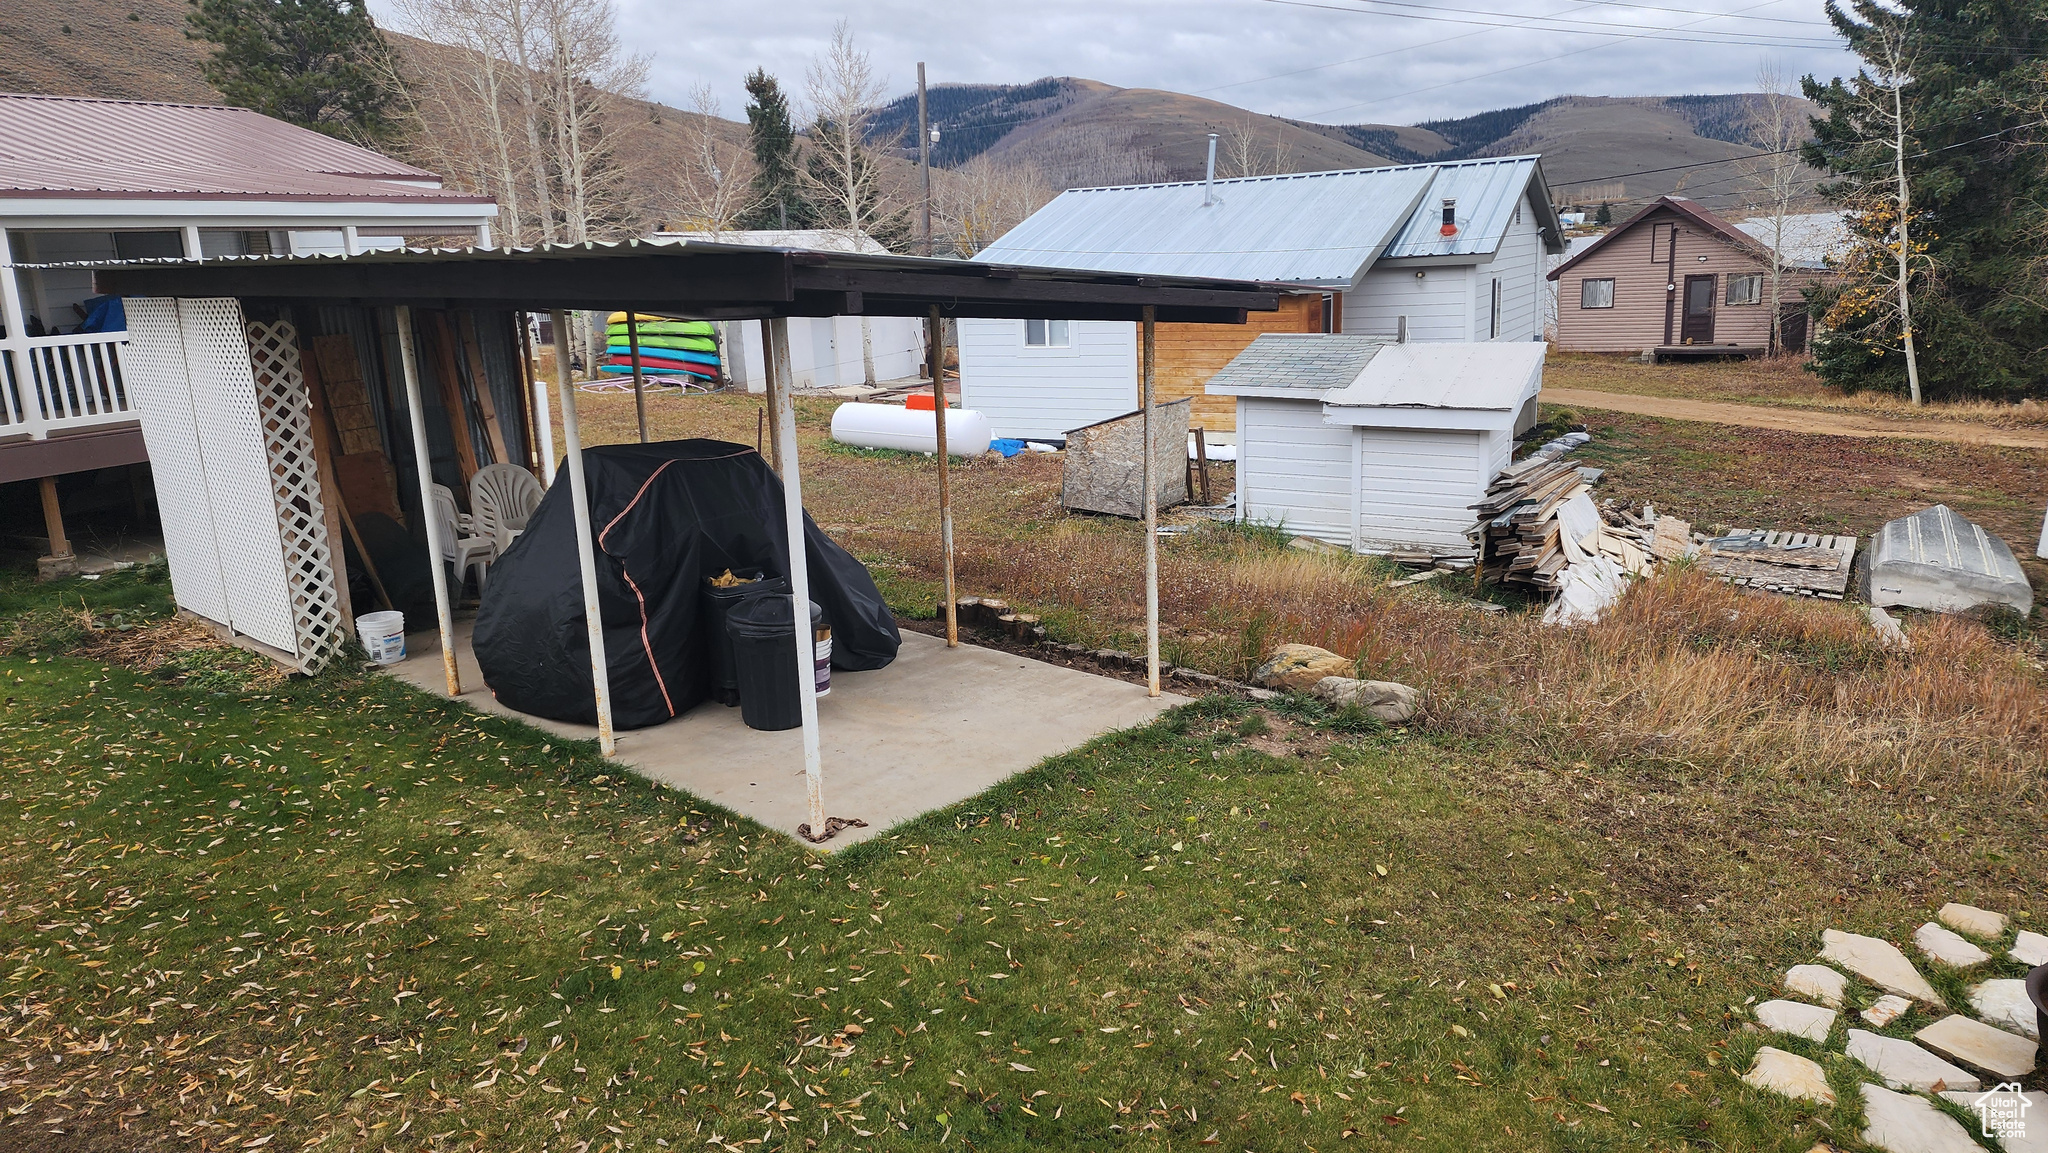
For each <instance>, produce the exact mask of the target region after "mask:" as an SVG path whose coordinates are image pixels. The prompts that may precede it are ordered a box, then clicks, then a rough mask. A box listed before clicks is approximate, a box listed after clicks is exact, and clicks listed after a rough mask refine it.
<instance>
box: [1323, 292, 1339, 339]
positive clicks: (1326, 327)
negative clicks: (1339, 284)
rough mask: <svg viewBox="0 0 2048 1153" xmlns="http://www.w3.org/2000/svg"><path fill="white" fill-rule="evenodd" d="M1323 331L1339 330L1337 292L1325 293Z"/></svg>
mask: <svg viewBox="0 0 2048 1153" xmlns="http://www.w3.org/2000/svg"><path fill="white" fill-rule="evenodd" d="M1323 331H1324V332H1335V331H1337V294H1336V293H1334V292H1325V293H1323Z"/></svg>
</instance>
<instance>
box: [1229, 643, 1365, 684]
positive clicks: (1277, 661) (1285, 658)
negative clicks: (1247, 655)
mask: <svg viewBox="0 0 2048 1153" xmlns="http://www.w3.org/2000/svg"><path fill="white" fill-rule="evenodd" d="M1354 671H1356V667H1355V665H1354V664H1353V662H1351V661H1349V660H1346V659H1345V658H1343V657H1340V656H1338V655H1337V654H1336V653H1333V652H1331V651H1330V650H1328V649H1319V648H1317V647H1316V646H1314V645H1281V646H1280V647H1279V648H1277V649H1274V650H1273V652H1272V654H1271V655H1270V656H1268V657H1267V658H1266V663H1265V664H1262V665H1260V666H1259V669H1258V671H1257V672H1255V673H1253V674H1252V683H1253V684H1255V685H1257V686H1259V687H1260V688H1262V689H1293V690H1294V691H1295V692H1298V693H1305V692H1308V691H1309V690H1310V689H1313V688H1315V687H1316V682H1317V681H1320V680H1322V679H1323V678H1324V677H1348V676H1350V675H1351V674H1352V673H1353V672H1354Z"/></svg>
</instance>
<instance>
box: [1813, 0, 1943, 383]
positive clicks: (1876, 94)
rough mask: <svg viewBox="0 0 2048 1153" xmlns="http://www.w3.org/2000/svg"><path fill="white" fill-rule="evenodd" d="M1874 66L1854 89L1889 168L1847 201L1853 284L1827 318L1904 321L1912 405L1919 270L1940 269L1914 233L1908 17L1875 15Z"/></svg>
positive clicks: (1846, 265)
mask: <svg viewBox="0 0 2048 1153" xmlns="http://www.w3.org/2000/svg"><path fill="white" fill-rule="evenodd" d="M1869 36H1870V41H1869V46H1868V48H1867V49H1865V50H1863V55H1864V58H1865V59H1866V60H1867V61H1868V63H1867V65H1866V66H1865V67H1864V68H1863V69H1862V70H1860V71H1859V72H1858V74H1857V84H1856V86H1855V88H1854V90H1853V91H1854V92H1855V98H1856V101H1857V103H1858V104H1859V105H1860V111H1861V114H1862V115H1863V116H1865V117H1867V118H1868V119H1869V122H1870V123H1872V124H1875V125H1877V126H1879V127H1880V128H1881V129H1882V130H1883V139H1882V140H1881V141H1880V143H1881V146H1882V148H1883V155H1884V156H1885V158H1886V162H1885V166H1884V169H1880V170H1874V171H1872V172H1870V173H1869V174H1868V175H1866V176H1864V177H1863V178H1861V179H1859V180H1858V181H1857V186H1856V188H1855V189H1854V190H1852V191H1851V192H1850V194H1849V195H1848V197H1847V199H1848V200H1849V203H1850V217H1851V221H1852V223H1853V225H1854V227H1853V228H1852V229H1851V232H1852V234H1853V235H1854V237H1855V242H1854V244H1853V245H1852V247H1851V249H1850V251H1849V253H1848V254H1847V256H1846V258H1845V259H1844V261H1843V262H1842V271H1843V272H1844V273H1845V274H1846V279H1847V284H1846V286H1845V287H1844V289H1843V291H1842V293H1841V295H1840V296H1839V297H1837V298H1836V300H1835V303H1834V306H1833V307H1832V308H1830V309H1829V310H1828V315H1827V317H1826V318H1824V321H1823V322H1824V323H1827V324H1830V325H1837V324H1841V323H1845V322H1851V321H1853V320H1854V319H1855V318H1857V317H1859V316H1863V317H1871V316H1874V317H1877V318H1878V319H1879V320H1880V321H1888V322H1891V323H1896V324H1897V325H1898V330H1899V340H1900V345H1901V347H1902V349H1903V351H1904V353H1905V357H1906V389H1907V392H1908V394H1909V395H1910V396H1911V398H1912V403H1913V404H1914V405H1915V406H1918V405H1920V404H1921V403H1922V397H1921V393H1920V360H1919V354H1918V350H1917V348H1916V346H1915V342H1914V336H1915V334H1914V332H1913V294H1912V286H1913V279H1914V277H1915V276H1921V275H1932V274H1933V273H1934V272H1935V271H1936V270H1935V268H1934V262H1933V260H1932V258H1930V257H1929V256H1928V254H1927V244H1926V242H1925V241H1924V240H1920V241H1916V240H1914V239H1913V191H1912V183H1911V181H1910V180H1908V179H1907V174H1906V160H1907V157H1908V155H1909V153H1908V151H1907V149H1908V146H1909V143H1910V142H1909V140H1908V125H1907V123H1906V103H1905V87H1906V85H1907V84H1908V83H1910V82H1911V80H1912V72H1913V57H1912V43H1911V40H1910V38H1909V33H1908V30H1907V28H1906V25H1905V19H1904V18H1903V17H1898V16H1892V18H1890V19H1880V20H1873V21H1872V22H1871V23H1870V25H1869Z"/></svg>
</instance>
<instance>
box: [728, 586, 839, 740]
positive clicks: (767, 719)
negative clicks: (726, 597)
mask: <svg viewBox="0 0 2048 1153" xmlns="http://www.w3.org/2000/svg"><path fill="white" fill-rule="evenodd" d="M795 600H796V598H795V597H794V596H792V595H791V594H789V593H764V594H762V595H760V596H752V597H747V598H745V599H744V600H741V601H740V602H738V603H737V604H734V605H732V606H731V607H730V608H728V609H727V610H726V615H725V628H726V632H727V634H728V635H729V636H730V637H731V638H732V655H733V671H734V674H735V676H734V679H735V681H736V682H737V683H738V685H739V693H740V719H741V720H743V721H745V722H746V723H747V727H748V728H750V729H760V730H762V731H764V732H775V731H778V730H781V729H793V728H796V727H797V726H798V725H801V724H803V701H802V698H801V691H800V690H799V689H798V687H797V679H796V677H797V660H796V641H795V638H794V637H792V636H791V635H790V633H791V628H792V626H793V625H794V624H795V620H794V618H793V616H792V613H793V607H792V606H793V605H794V603H795ZM824 619H825V610H824V609H822V608H820V607H818V605H816V604H815V603H814V604H812V605H811V628H812V631H813V632H814V633H815V631H816V630H817V628H818V626H819V625H820V624H821V623H823V621H824ZM810 672H811V670H809V669H806V670H805V673H806V674H807V675H808V674H809V673H810Z"/></svg>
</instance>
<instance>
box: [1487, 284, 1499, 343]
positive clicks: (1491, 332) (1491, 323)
mask: <svg viewBox="0 0 2048 1153" xmlns="http://www.w3.org/2000/svg"><path fill="white" fill-rule="evenodd" d="M1486 339H1488V340H1499V339H1500V278H1499V277H1495V278H1494V281H1493V310H1492V312H1491V313H1490V314H1489V316H1488V318H1487V325H1486Z"/></svg>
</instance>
